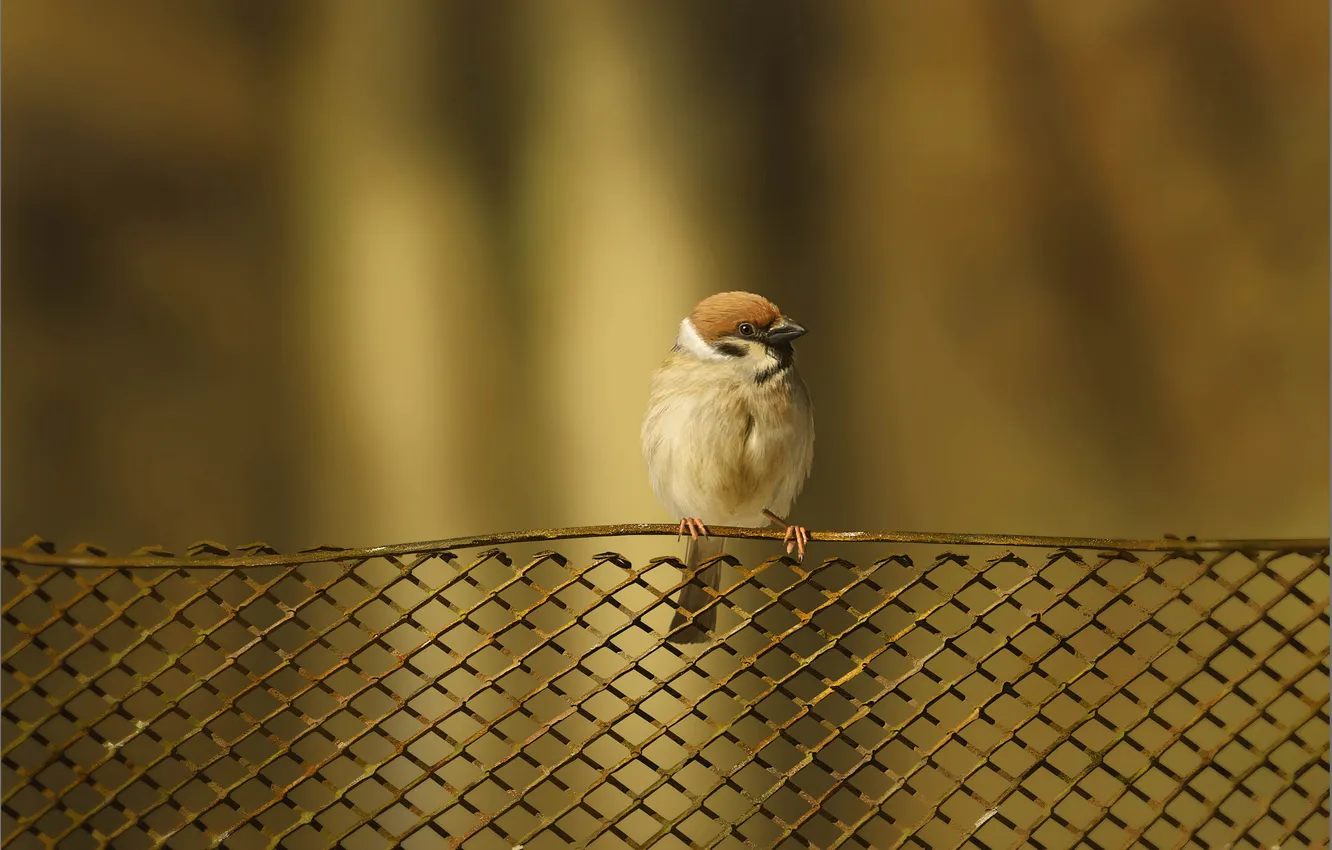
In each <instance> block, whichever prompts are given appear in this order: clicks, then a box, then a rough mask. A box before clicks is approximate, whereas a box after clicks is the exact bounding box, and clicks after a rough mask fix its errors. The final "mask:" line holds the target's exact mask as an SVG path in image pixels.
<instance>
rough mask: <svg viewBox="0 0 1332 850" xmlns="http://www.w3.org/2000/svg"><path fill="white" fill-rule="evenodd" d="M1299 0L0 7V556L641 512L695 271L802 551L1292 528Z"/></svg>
mask: <svg viewBox="0 0 1332 850" xmlns="http://www.w3.org/2000/svg"><path fill="white" fill-rule="evenodd" d="M1327 15H1328V12H1327V8H1326V6H1325V4H1317V3H1307V2H1297V0H1277V2H1273V3H1265V4H1251V3H1243V2H1238V0H1233V1H1232V2H1214V0H1205V1H1204V0H1188V2H1174V3H1158V2H1147V0H1135V2H1115V3H1109V2H1101V3H1080V4H1068V3H1059V2H1054V1H1053V0H1049V2H1010V3H993V4H980V5H972V4H962V3H956V2H948V3H931V4H905V3H820V4H804V3H794V2H782V3H757V2H749V3H728V4H715V3H706V2H692V3H671V4H631V3H611V2H570V3H551V2H548V3H508V4H498V3H491V2H481V0H468V2H450V3H427V2H393V3H374V4H370V3H360V4H355V3H345V4H334V3H319V4H316V3H309V2H306V3H281V4H277V3H269V2H260V0H253V1H252V2H228V3H221V2H213V3H196V4H183V3H177V2H167V0H158V1H157V2H150V0H136V2H132V3H119V4H115V5H107V4H100V3H95V2H91V0H78V2H67V3H61V4H49V3H41V2H36V0H12V2H8V3H5V4H4V9H3V75H2V79H3V83H2V92H0V93H2V96H3V102H4V130H5V138H4V146H3V180H4V195H3V225H2V228H3V229H2V230H0V234H2V236H3V245H4V251H3V254H2V257H0V272H2V273H3V279H4V286H3V304H2V307H3V374H2V375H0V378H2V380H3V423H2V424H3V466H4V475H3V516H2V519H3V540H4V542H5V544H6V545H14V544H17V543H19V542H21V541H22V540H24V539H25V538H26V537H27V536H28V535H30V534H34V533H37V534H42V535H44V536H46V537H48V538H51V539H54V540H55V541H56V542H57V544H59V545H60V546H61V547H62V548H68V547H69V546H72V545H73V544H74V543H75V542H77V541H81V540H87V541H92V542H94V543H99V544H101V545H104V546H107V547H109V548H110V549H112V550H113V551H126V550H128V549H131V548H134V547H137V546H139V545H143V544H150V543H158V544H162V545H164V546H166V547H167V548H168V549H172V550H174V551H181V550H182V549H183V547H184V545H185V544H186V543H188V542H190V541H193V540H197V539H200V538H210V539H214V540H219V541H222V542H224V543H227V544H232V545H234V544H239V543H244V542H248V541H250V540H254V539H263V540H266V541H268V542H269V543H270V544H272V545H274V546H276V547H278V548H279V549H282V550H290V549H294V548H300V547H305V546H310V545H314V544H316V543H324V542H327V543H334V544H339V545H344V546H355V545H372V544H384V543H392V542H400V541H404V540H413V539H435V538H442V537H448V536H453V535H461V534H470V533H478V532H486V531H498V530H511V529H517V528H525V527H554V526H563V525H584V524H598V523H609V522H627V521H667V520H670V519H672V518H670V517H667V516H666V515H665V514H664V512H663V511H662V510H661V509H660V508H659V507H658V506H657V504H656V503H655V500H654V499H653V496H652V493H651V491H650V489H649V487H648V485H647V481H646V476H645V474H644V470H643V468H642V463H641V460H640V457H639V450H638V427H639V422H640V417H641V414H642V409H643V406H644V403H645V401H646V389H647V378H648V374H649V372H650V370H651V369H653V368H654V367H655V366H656V365H657V363H658V362H659V360H660V359H661V357H662V356H663V355H664V354H665V352H666V350H667V349H668V348H669V346H670V344H671V341H672V338H673V335H674V333H675V328H676V323H677V322H678V321H679V319H680V317H681V316H683V315H684V314H685V313H686V312H687V311H688V309H689V308H690V306H691V305H692V304H693V303H694V302H695V301H696V300H697V299H699V298H700V297H702V296H704V295H706V294H708V293H711V292H714V291H717V290H722V289H729V288H744V289H752V290H756V291H759V292H762V293H764V294H766V295H768V296H769V297H771V298H773V299H774V300H776V301H777V302H778V303H779V304H780V305H781V306H782V307H783V308H784V309H785V310H786V311H787V312H788V313H789V314H790V315H792V316H793V317H795V318H796V319H797V320H798V321H800V322H802V323H804V324H805V325H807V326H808V327H809V328H810V333H809V335H808V336H807V337H806V338H805V339H803V340H802V341H801V345H800V347H799V353H800V363H801V369H802V371H803V372H804V373H805V375H806V378H807V380H808V383H809V384H810V386H811V389H812V392H813V394H814V399H815V403H816V415H817V421H818V442H817V450H816V460H815V467H814V473H813V477H812V479H811V481H810V483H809V486H808V488H807V490H806V492H805V494H804V495H803V496H802V498H801V499H800V501H799V502H798V504H797V507H796V516H797V517H798V519H799V520H800V521H802V522H804V523H806V524H808V525H810V526H812V527H816V528H825V529H826V528H834V529H866V528H869V529H920V530H940V531H968V532H982V531H1004V532H1015V533H1016V532H1022V533H1036V534H1069V535H1082V534H1088V535H1091V534H1094V535H1125V536H1156V535H1159V534H1161V533H1164V532H1173V533H1178V534H1181V535H1183V534H1198V535H1205V536H1235V537H1240V536H1281V535H1319V534H1325V533H1326V532H1327V528H1328V525H1327V518H1328V461H1329V458H1328V401H1329V400H1328V379H1329V375H1328V227H1329V222H1328V200H1327V186H1328V123H1329V122H1328V80H1327V67H1328V53H1327V50H1328V46H1327V45H1328V38H1327V35H1328V33H1327ZM603 548H604V547H603ZM650 548H651V547H650ZM655 548H656V549H660V548H661V547H660V544H659V543H658V544H657V546H656V547H655ZM658 553H659V552H658Z"/></svg>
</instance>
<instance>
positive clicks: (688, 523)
mask: <svg viewBox="0 0 1332 850" xmlns="http://www.w3.org/2000/svg"><path fill="white" fill-rule="evenodd" d="M686 531H688V532H689V536H690V537H692V538H693V539H695V540H697V539H698V535H699V534H702V535H703V536H704V537H707V536H708V527H707V526H706V525H704V524H703V520H701V519H698V518H697V517H685V518H684V519H682V520H680V533H679V534H676V535H675V539H676V540H679V539H680V538H681V537H683V536H684V533H685V532H686Z"/></svg>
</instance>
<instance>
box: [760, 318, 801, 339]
mask: <svg viewBox="0 0 1332 850" xmlns="http://www.w3.org/2000/svg"><path fill="white" fill-rule="evenodd" d="M804 334H805V329H804V328H802V327H800V325H797V324H796V323H795V322H793V321H791V320H790V319H782V320H781V321H780V322H778V323H777V324H775V325H773V326H772V327H771V328H770V329H769V330H768V342H770V343H773V344H774V345H781V344H783V343H788V342H790V341H791V340H793V339H795V338H796V337H798V336H804Z"/></svg>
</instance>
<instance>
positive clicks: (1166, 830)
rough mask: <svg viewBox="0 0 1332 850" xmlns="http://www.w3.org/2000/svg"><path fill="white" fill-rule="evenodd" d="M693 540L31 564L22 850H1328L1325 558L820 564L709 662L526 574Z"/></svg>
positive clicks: (913, 539) (940, 544)
mask: <svg viewBox="0 0 1332 850" xmlns="http://www.w3.org/2000/svg"><path fill="white" fill-rule="evenodd" d="M712 530H713V531H714V532H722V533H727V534H728V536H735V537H761V538H769V539H780V537H781V532H780V531H772V530H754V529H743V530H731V529H712ZM675 533H676V529H675V527H674V526H662V525H632V526H608V527H599V528H581V529H562V530H550V531H535V532H522V533H515V534H503V535H491V536H486V537H473V538H464V539H459V540H450V541H436V542H432V543H420V544H403V545H400V546H392V547H379V548H375V549H361V550H350V549H345V550H344V549H336V548H333V547H320V548H318V549H315V550H311V551H308V552H303V553H294V554H290V555H282V554H278V553H276V552H274V551H273V550H272V549H271V548H269V547H267V546H264V545H263V544H252V545H250V546H247V547H239V548H238V549H236V550H234V551H233V550H229V549H228V548H227V547H224V546H222V545H220V544H217V543H212V542H208V541H204V542H201V543H199V544H195V545H194V546H191V547H190V548H189V550H188V552H189V555H190V557H184V558H178V557H176V556H174V555H172V554H170V553H167V552H164V551H162V550H161V549H160V547H146V548H145V549H143V550H139V552H136V553H134V554H133V555H130V556H126V557H117V558H112V557H109V556H107V554H106V553H105V552H103V551H101V550H99V549H96V547H87V546H83V547H76V548H75V550H73V551H71V552H69V553H65V554H60V553H56V552H55V551H54V547H52V546H50V545H49V544H45V543H44V542H42V541H38V540H35V539H34V540H33V541H29V544H27V545H26V546H25V547H22V548H15V549H5V550H3V551H0V558H2V559H3V571H2V572H0V580H3V583H4V585H3V592H4V603H3V613H4V617H3V621H4V625H3V629H4V632H3V638H4V656H3V665H2V667H3V677H4V678H3V686H4V688H3V693H4V695H3V738H4V743H3V754H4V755H3V765H4V767H3V770H4V774H3V779H4V791H3V818H4V820H3V843H4V845H5V846H6V847H11V846H12V847H16V848H28V847H34V848H36V847H61V848H64V847H71V848H73V847H98V846H112V847H117V848H120V847H126V848H134V847H154V846H169V847H183V848H188V847H211V846H225V847H228V848H231V847H235V848H249V847H276V846H299V847H302V848H306V847H308V848H315V847H348V848H352V850H359V848H366V850H369V848H388V847H396V846H402V847H407V848H416V847H421V848H425V847H439V846H451V847H464V848H468V850H473V848H475V850H483V848H509V847H514V846H516V845H519V844H522V845H523V846H524V847H525V848H526V850H542V848H564V847H570V846H588V847H597V848H619V847H625V846H628V847H640V848H645V847H660V848H682V847H696V848H714V847H715V848H734V847H819V848H824V847H842V846H845V847H861V848H874V850H881V848H888V847H897V846H911V847H929V848H936V847H960V846H971V847H984V848H991V847H1051V848H1053V847H1071V846H1074V845H1077V844H1078V843H1079V842H1083V845H1081V846H1089V847H1103V848H1112V847H1162V848H1163V847H1184V846H1194V847H1222V846H1227V844H1233V845H1234V846H1253V847H1272V846H1280V847H1303V846H1320V842H1323V841H1325V839H1326V836H1327V832H1328V819H1329V816H1328V769H1327V764H1326V759H1327V755H1328V687H1329V685H1328V569H1327V560H1326V559H1327V548H1328V541H1327V540H1325V539H1315V540H1287V541H1281V540H1276V541H1273V540H1265V541H1256V540H1255V541H1196V540H1178V539H1165V540H1153V541H1125V540H1104V539H1062V538H1037V537H1021V536H1008V535H938V534H904V533H886V534H867V533H849V532H814V533H812V534H811V539H812V540H813V541H815V542H816V543H817V542H825V543H839V544H845V543H855V544H856V545H855V546H854V547H851V550H853V551H854V552H855V553H856V557H854V558H850V557H831V558H828V557H825V558H824V560H823V561H822V562H821V563H817V564H816V563H815V562H814V559H815V558H817V557H819V555H820V553H819V551H818V549H815V550H813V551H812V552H811V556H812V557H811V558H810V559H809V560H808V561H807V563H805V564H804V565H798V564H794V563H792V561H791V560H790V559H789V558H774V559H770V560H767V561H764V562H762V563H757V564H752V565H742V564H740V563H739V562H737V561H735V560H734V559H733V558H731V557H729V556H723V559H724V560H725V561H726V563H728V564H730V565H731V566H732V569H730V570H728V571H727V578H726V579H725V580H724V582H723V590H722V594H721V596H719V598H718V599H717V601H716V602H715V603H714V604H716V605H719V606H721V610H720V617H719V618H718V629H719V632H720V633H719V634H718V635H717V639H716V640H715V641H714V642H712V643H710V644H703V645H700V646H697V647H687V648H680V647H677V646H674V645H672V644H670V643H667V642H665V640H664V635H663V634H662V633H661V632H662V630H663V629H664V628H665V627H666V624H667V623H668V622H669V620H670V613H671V601H670V600H671V598H672V597H673V594H674V593H675V591H676V590H678V589H679V588H680V587H681V586H683V583H684V582H685V581H686V580H687V577H686V576H684V575H682V573H681V570H680V566H681V565H680V563H679V561H677V560H675V559H674V558H656V559H653V560H651V561H648V562H646V563H637V564H633V563H630V562H629V561H628V560H627V559H626V558H624V557H623V556H621V555H618V554H616V553H613V552H606V553H602V554H599V555H596V556H593V557H590V558H586V559H581V560H573V559H570V558H566V557H565V556H562V555H560V554H557V553H555V552H537V553H528V554H526V555H523V556H521V557H513V556H511V554H510V553H516V552H518V551H519V550H521V549H523V547H524V545H526V544H531V543H534V542H542V541H551V540H572V539H577V538H588V537H609V536H626V535H662V534H669V535H672V536H673V535H674V534H675ZM499 547H504V549H501V548H499ZM529 548H530V547H529ZM839 553H840V550H839Z"/></svg>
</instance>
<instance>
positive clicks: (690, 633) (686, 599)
mask: <svg viewBox="0 0 1332 850" xmlns="http://www.w3.org/2000/svg"><path fill="white" fill-rule="evenodd" d="M725 548H726V539H725V538H722V537H700V538H698V539H697V540H693V539H691V540H690V541H689V547H688V548H687V549H686V550H685V566H686V567H687V568H688V569H690V570H693V569H696V568H697V567H698V565H699V564H700V563H702V562H703V561H706V560H707V559H708V558H714V557H716V556H717V555H720V554H721V553H722V552H723V551H724V550H725ZM708 587H711V588H713V589H714V590H716V589H717V588H720V587H721V562H720V561H718V562H717V563H714V564H711V565H710V566H708V567H707V568H705V569H703V570H702V571H700V572H699V573H697V574H696V575H695V576H694V578H693V579H692V580H691V581H690V582H689V584H686V585H685V586H684V590H681V591H680V602H679V605H678V606H677V607H676V610H675V616H674V617H672V618H671V628H670V631H671V632H673V634H671V636H670V641H671V642H672V643H702V642H703V641H706V640H709V639H710V635H709V634H708V633H709V632H713V631H716V629H717V607H718V605H717V604H713V605H709V604H708V603H710V602H714V601H715V597H714V596H713V594H711V593H708V591H707V588H708ZM686 624H688V625H686ZM681 626H684V628H680V627H681ZM676 629H680V630H679V631H676Z"/></svg>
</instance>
